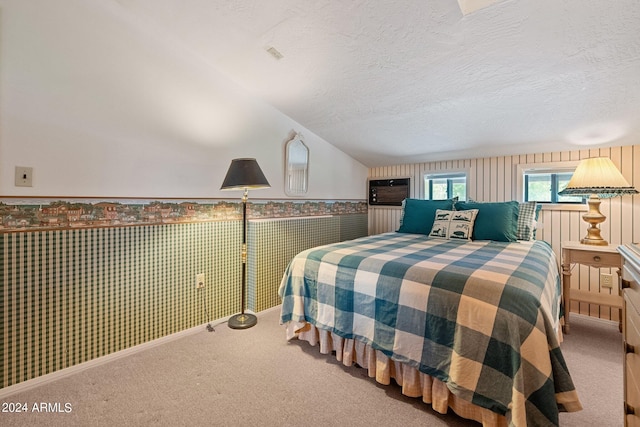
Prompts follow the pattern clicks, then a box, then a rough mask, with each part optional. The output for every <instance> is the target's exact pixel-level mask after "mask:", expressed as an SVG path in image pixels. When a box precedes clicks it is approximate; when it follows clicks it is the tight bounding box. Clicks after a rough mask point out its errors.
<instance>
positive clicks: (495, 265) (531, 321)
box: [278, 218, 582, 426]
mask: <svg viewBox="0 0 640 427" xmlns="http://www.w3.org/2000/svg"><path fill="white" fill-rule="evenodd" d="M485 219H488V218H485ZM437 226H438V225H437V224H436V223H434V222H431V223H430V224H428V227H427V228H428V229H429V230H433V229H435V228H437ZM401 228H402V227H401ZM450 229H451V230H453V227H450ZM438 232H439V233H441V229H440V230H438ZM471 233H472V232H470V234H469V236H467V238H464V239H457V238H444V239H443V238H433V237H429V236H428V235H425V234H426V233H410V232H391V233H384V234H380V235H375V236H368V237H363V238H360V239H356V240H352V241H348V242H342V243H336V244H331V245H326V246H321V247H317V248H312V249H309V250H306V251H303V252H301V253H300V254H298V255H297V256H296V257H295V258H294V259H293V260H292V261H291V263H290V264H289V266H288V267H287V270H286V272H285V274H284V277H283V279H282V282H281V285H280V288H279V291H278V292H279V295H280V297H281V298H282V307H281V318H280V321H281V323H282V324H283V325H284V326H285V330H286V337H287V339H293V338H298V339H301V340H305V341H308V342H309V343H311V344H312V345H317V344H319V347H320V352H321V353H325V354H326V353H331V352H335V355H336V357H337V358H338V360H341V361H342V363H344V364H345V365H347V366H350V365H352V364H357V365H359V366H361V367H363V368H366V369H368V372H369V376H370V377H374V378H376V380H377V381H378V382H380V383H383V384H389V383H390V381H391V379H395V382H396V383H398V384H399V385H400V386H401V387H402V391H403V393H404V394H406V395H408V396H414V397H419V396H421V397H422V400H423V401H424V402H426V403H428V404H431V406H432V407H433V409H434V410H436V411H438V412H441V413H446V412H447V410H448V409H449V408H450V409H452V410H453V411H454V412H456V413H457V414H458V415H460V416H462V417H464V418H470V419H474V420H476V421H479V422H481V423H483V424H484V425H491V426H493V425H514V426H525V425H558V423H559V421H558V414H559V412H561V411H569V412H570V411H578V410H580V409H581V408H582V407H581V404H580V401H579V398H578V395H577V392H576V390H575V388H574V385H573V382H572V379H571V377H570V374H569V372H568V369H567V367H566V364H565V361H564V358H563V356H562V352H561V350H560V346H559V343H560V341H561V329H560V317H561V312H560V311H561V309H560V301H561V287H560V278H559V272H558V264H557V260H556V257H555V255H554V253H553V251H552V249H551V247H550V246H549V245H548V244H547V243H545V242H542V241H536V240H533V239H531V240H525V241H522V240H516V241H508V242H503V241H494V240H471V239H470V237H471Z"/></svg>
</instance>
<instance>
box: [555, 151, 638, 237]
mask: <svg viewBox="0 0 640 427" xmlns="http://www.w3.org/2000/svg"><path fill="white" fill-rule="evenodd" d="M637 193H638V191H637V190H636V189H635V188H633V187H631V186H630V185H629V183H628V182H627V180H626V179H624V177H623V176H622V174H621V173H620V171H619V170H618V168H616V165H614V164H613V162H612V161H611V159H610V158H608V157H595V158H591V159H584V160H581V161H580V163H579V164H578V167H577V168H576V170H575V172H573V175H572V176H571V179H570V180H569V183H568V184H567V186H566V187H565V189H564V190H562V191H560V192H559V193H558V194H559V195H561V196H588V197H589V199H587V203H588V205H589V212H587V213H586V214H584V215H582V219H583V220H584V221H585V222H586V223H588V224H589V228H587V235H586V236H585V237H584V238H583V239H582V240H580V243H582V244H584V245H597V246H606V245H608V244H609V243H608V242H607V241H606V240H604V239H603V238H602V236H601V235H600V228H599V227H598V224H600V223H602V222H604V220H605V219H607V217H606V216H604V215H603V214H602V213H601V212H600V203H601V202H600V199H605V198H611V197H616V196H622V195H625V194H637Z"/></svg>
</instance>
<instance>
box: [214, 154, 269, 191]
mask: <svg viewBox="0 0 640 427" xmlns="http://www.w3.org/2000/svg"><path fill="white" fill-rule="evenodd" d="M268 187H271V185H269V181H267V178H266V177H265V176H264V174H263V173H262V169H260V166H259V165H258V162H256V159H233V160H231V165H230V166H229V170H228V171H227V176H225V177H224V181H223V182H222V187H220V189H221V190H238V189H245V188H268Z"/></svg>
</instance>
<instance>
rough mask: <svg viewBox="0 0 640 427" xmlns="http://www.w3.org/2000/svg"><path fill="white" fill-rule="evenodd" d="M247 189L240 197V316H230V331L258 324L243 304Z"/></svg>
mask: <svg viewBox="0 0 640 427" xmlns="http://www.w3.org/2000/svg"><path fill="white" fill-rule="evenodd" d="M248 198H249V189H247V188H245V189H244V194H243V196H242V287H241V292H242V296H241V301H242V303H241V307H240V314H236V315H235V316H231V318H230V319H229V327H230V328H232V329H248V328H250V327H252V326H254V325H255V324H256V323H258V318H257V317H256V316H254V315H253V314H249V313H245V312H244V308H245V302H246V292H247V199H248Z"/></svg>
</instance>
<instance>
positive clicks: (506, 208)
mask: <svg viewBox="0 0 640 427" xmlns="http://www.w3.org/2000/svg"><path fill="white" fill-rule="evenodd" d="M455 209H456V210H460V211H464V210H468V209H478V215H477V216H476V222H475V225H474V227H473V240H495V241H498V242H515V241H517V240H518V211H519V209H520V204H519V203H518V202H517V201H515V200H514V201H511V202H495V203H481V202H457V203H456V204H455Z"/></svg>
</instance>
